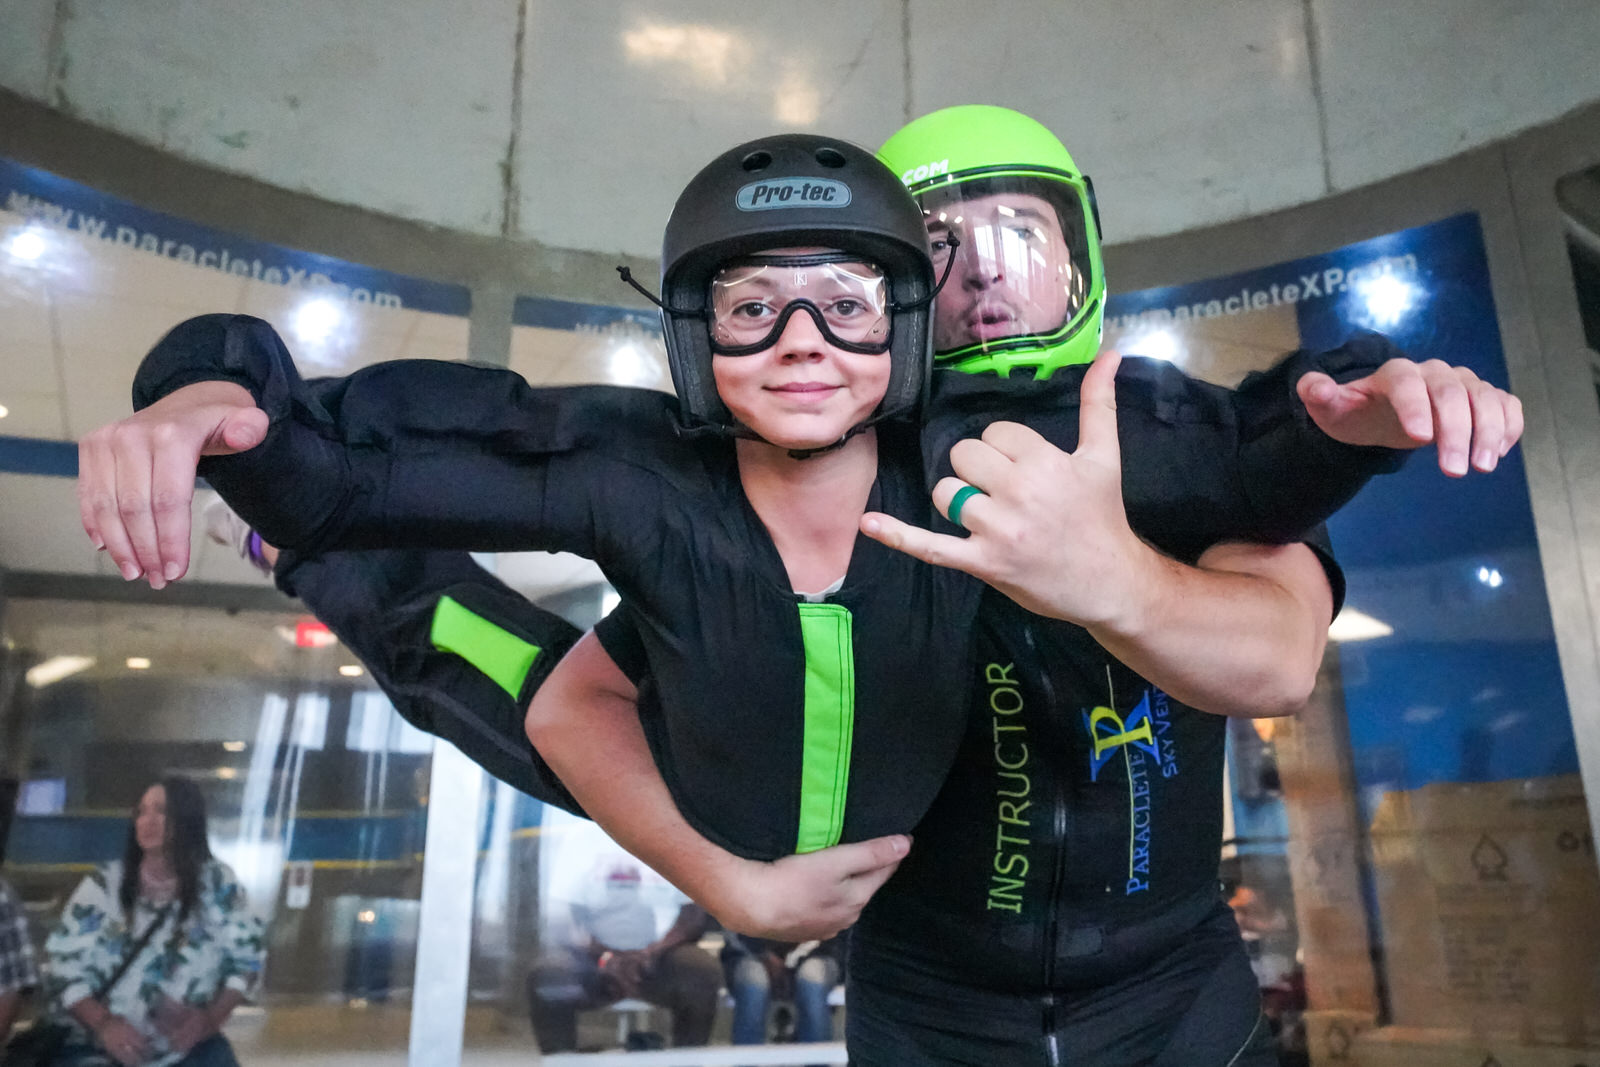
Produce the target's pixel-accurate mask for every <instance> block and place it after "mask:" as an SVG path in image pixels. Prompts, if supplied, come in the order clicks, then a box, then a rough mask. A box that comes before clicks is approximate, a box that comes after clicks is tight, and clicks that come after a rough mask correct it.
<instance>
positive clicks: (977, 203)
mask: <svg viewBox="0 0 1600 1067" xmlns="http://www.w3.org/2000/svg"><path fill="white" fill-rule="evenodd" d="M917 200H918V202H919V203H920V204H921V205H922V213H923V217H924V218H925V220H926V221H927V224H928V237H929V242H930V245H931V248H932V251H933V267H934V272H935V273H936V274H939V275H944V274H946V273H948V275H949V285H947V286H945V287H944V289H943V292H942V294H941V295H940V298H939V301H938V304H937V306H936V307H935V309H934V327H933V331H934V353H935V355H939V356H949V355H954V354H957V353H965V352H967V351H969V350H981V349H983V348H987V347H990V346H994V345H998V344H1001V343H1003V342H1012V341H1015V340H1016V339H1017V338H1023V337H1027V338H1034V337H1037V338H1047V337H1049V336H1050V335H1052V334H1055V333H1058V332H1060V331H1062V330H1064V329H1065V328H1066V327H1067V326H1068V324H1070V323H1071V322H1072V321H1073V319H1074V318H1075V317H1076V316H1077V314H1078V312H1079V311H1081V310H1082V309H1083V307H1084V305H1085V304H1086V303H1087V302H1088V300H1089V294H1090V293H1091V292H1092V291H1093V289H1094V285H1093V281H1094V279H1093V277H1092V271H1093V267H1092V260H1091V258H1090V250H1089V234H1088V224H1087V221H1086V220H1087V210H1086V205H1085V204H1084V202H1083V200H1082V198H1081V197H1080V194H1079V192H1078V190H1077V189H1076V188H1075V187H1074V186H1072V185H1069V184H1067V183H1066V182H1063V181H1058V180H1053V179H1049V178H1043V177H1030V176H1003V177H994V178H980V179H977V180H973V181H967V182H961V183H958V184H953V185H943V186H938V187H936V188H934V189H930V190H928V191H927V192H924V193H922V194H921V195H920V196H918V197H917Z"/></svg>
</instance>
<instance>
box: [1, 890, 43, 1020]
mask: <svg viewBox="0 0 1600 1067" xmlns="http://www.w3.org/2000/svg"><path fill="white" fill-rule="evenodd" d="M38 985H39V965H38V962H37V961H36V960H35V959H34V955H33V941H32V939H31V938H29V936H28V916H27V914H26V913H25V912H24V911H23V910H22V901H21V900H20V899H18V897H17V893H16V890H14V889H12V888H11V886H10V885H9V884H8V883H7V882H6V881H5V880H4V879H3V878H0V1043H4V1041H5V1040H6V1038H7V1037H8V1036H9V1035H10V1033H11V1027H12V1026H13V1025H15V1024H16V1021H17V1015H18V1013H19V1012H21V1010H22V998H23V996H24V995H25V994H27V993H29V992H32V991H33V990H34V989H36V988H37V987H38Z"/></svg>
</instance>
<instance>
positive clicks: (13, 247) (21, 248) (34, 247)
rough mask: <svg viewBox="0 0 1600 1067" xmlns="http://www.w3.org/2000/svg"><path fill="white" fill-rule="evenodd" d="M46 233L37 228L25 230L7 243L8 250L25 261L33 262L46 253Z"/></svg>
mask: <svg viewBox="0 0 1600 1067" xmlns="http://www.w3.org/2000/svg"><path fill="white" fill-rule="evenodd" d="M45 244H46V242H45V239H44V234H42V233H40V232H39V231H38V230H35V229H27V230H23V231H22V232H21V233H19V234H17V235H16V236H15V237H13V238H11V240H10V241H9V242H8V243H7V244H6V251H8V252H10V253H11V254H12V255H13V256H15V257H17V258H18V259H20V260H23V261H24V262H32V261H33V260H35V259H38V258H39V257H40V256H42V255H44V252H45Z"/></svg>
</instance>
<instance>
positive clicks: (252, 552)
mask: <svg viewBox="0 0 1600 1067" xmlns="http://www.w3.org/2000/svg"><path fill="white" fill-rule="evenodd" d="M244 551H245V555H247V556H249V557H250V562H251V563H254V564H255V565H256V566H257V567H260V568H261V569H262V570H271V569H272V568H271V567H270V566H268V565H267V558H266V557H265V556H263V555H262V554H261V535H260V534H258V533H256V532H255V531H254V530H251V531H250V539H249V540H248V541H246V542H245V543H244Z"/></svg>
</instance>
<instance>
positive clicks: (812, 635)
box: [795, 604, 856, 852]
mask: <svg viewBox="0 0 1600 1067" xmlns="http://www.w3.org/2000/svg"><path fill="white" fill-rule="evenodd" d="M799 608H800V636H801V640H802V641H803V643H804V646H805V653H806V707H805V715H806V728H805V742H804V751H803V754H802V756H801V763H800V831H799V834H798V837H797V840H796V842H795V851H796V852H815V851H816V850H817V849H819V848H827V847H828V846H829V845H837V844H838V843H839V835H840V833H841V832H842V831H843V828H844V800H845V787H846V786H847V785H848V783H849V781H850V741H851V737H852V735H853V734H854V733H855V722H856V664H855V651H854V648H855V646H854V641H853V639H852V628H851V617H850V611H849V609H847V608H845V607H844V606H843V605H840V604H801V605H799Z"/></svg>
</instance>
